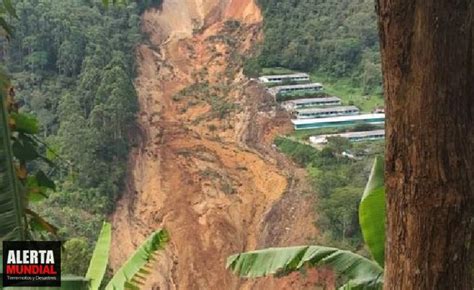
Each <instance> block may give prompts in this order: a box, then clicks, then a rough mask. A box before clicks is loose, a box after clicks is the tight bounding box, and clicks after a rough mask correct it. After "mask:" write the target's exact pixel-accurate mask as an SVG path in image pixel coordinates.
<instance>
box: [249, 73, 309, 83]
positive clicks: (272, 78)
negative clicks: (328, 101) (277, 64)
mask: <svg viewBox="0 0 474 290" xmlns="http://www.w3.org/2000/svg"><path fill="white" fill-rule="evenodd" d="M258 80H259V81H260V82H262V83H272V84H278V83H282V82H307V81H309V75H308V74H307V73H295V74H287V75H268V76H261V77H259V78H258Z"/></svg>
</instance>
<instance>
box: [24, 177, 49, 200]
mask: <svg viewBox="0 0 474 290" xmlns="http://www.w3.org/2000/svg"><path fill="white" fill-rule="evenodd" d="M26 191H27V197H28V202H38V201H41V200H43V199H45V198H48V195H47V194H46V188H43V187H41V186H40V185H39V184H38V179H37V178H36V176H28V177H27V179H26Z"/></svg>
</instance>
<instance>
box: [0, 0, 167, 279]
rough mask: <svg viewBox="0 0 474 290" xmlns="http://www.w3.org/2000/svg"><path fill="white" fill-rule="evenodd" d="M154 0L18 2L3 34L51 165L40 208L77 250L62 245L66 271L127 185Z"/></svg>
mask: <svg viewBox="0 0 474 290" xmlns="http://www.w3.org/2000/svg"><path fill="white" fill-rule="evenodd" d="M158 2H159V1H153V0H152V1H138V3H132V4H130V5H127V6H119V7H115V6H114V7H108V8H107V9H106V8H105V7H104V6H103V5H102V1H90V0H89V1H87V0H84V1H79V0H62V1H55V0H41V1H40V0H21V1H20V0H19V1H15V9H16V14H17V15H18V18H16V19H15V18H13V17H12V18H11V21H10V23H11V26H12V27H14V31H13V33H14V35H13V36H14V37H12V39H11V41H10V42H9V43H6V42H4V43H3V46H2V57H3V60H4V62H5V63H6V66H7V69H8V72H9V74H10V75H11V76H12V79H13V80H14V82H15V88H16V98H17V100H18V101H19V103H20V104H21V105H22V108H21V110H22V111H23V112H27V113H31V114H33V115H35V116H36V117H37V118H38V119H39V122H40V124H41V126H42V127H41V135H42V142H43V143H44V146H43V148H42V150H43V151H44V153H45V154H47V155H48V157H49V158H50V159H52V161H53V162H54V163H55V164H56V166H55V167H53V169H50V170H49V175H51V176H52V177H53V178H54V179H55V180H56V183H57V190H56V192H54V193H51V194H50V196H49V198H48V199H46V200H44V202H42V203H41V204H39V205H38V206H37V209H36V210H37V211H38V212H39V213H40V214H42V215H43V216H47V217H48V219H49V220H51V222H52V223H53V224H54V225H56V226H58V227H59V237H60V238H61V239H70V238H73V239H71V240H69V241H68V242H67V243H66V244H65V248H66V249H68V248H72V249H74V250H73V251H66V257H65V260H64V264H63V266H64V268H65V272H69V273H75V274H84V272H85V269H86V266H87V264H84V265H78V264H77V261H78V260H81V261H87V260H88V259H84V257H86V256H88V255H90V254H91V253H92V251H91V246H92V243H93V241H94V240H95V239H96V237H97V234H98V231H99V229H100V226H101V224H102V221H103V220H104V219H105V216H106V215H107V214H108V213H110V212H111V211H112V210H113V206H114V201H115V200H116V198H117V197H118V195H119V193H120V190H121V188H123V185H124V184H123V183H124V177H125V169H126V162H127V156H128V151H129V149H130V147H131V146H133V144H131V143H130V141H129V140H131V138H129V136H128V134H130V132H133V128H132V126H133V124H134V119H135V113H136V112H137V110H138V103H137V96H136V92H135V89H134V86H133V79H134V58H135V55H134V53H133V51H134V47H135V45H136V44H137V43H138V42H139V41H141V39H142V36H141V34H140V29H139V21H140V19H139V14H140V13H141V12H142V11H143V9H145V8H146V7H147V6H148V5H151V4H158ZM131 129H132V130H131ZM31 166H44V165H41V164H37V165H35V164H32V165H31ZM84 221H87V222H84ZM70 253H74V256H70ZM79 257H82V259H78V258H79ZM69 262H74V264H73V263H69Z"/></svg>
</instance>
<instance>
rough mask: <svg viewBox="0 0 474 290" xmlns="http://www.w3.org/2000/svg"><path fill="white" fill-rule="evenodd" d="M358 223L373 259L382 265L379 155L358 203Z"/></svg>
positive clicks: (382, 206) (382, 200)
mask: <svg viewBox="0 0 474 290" xmlns="http://www.w3.org/2000/svg"><path fill="white" fill-rule="evenodd" d="M359 223H360V227H361V229H362V235H363V236H364V241H365V243H366V244H367V246H368V248H369V250H370V253H371V254H372V256H373V257H374V260H375V261H377V263H378V264H379V265H380V266H381V267H383V266H384V254H385V251H384V249H385V188H384V170H383V161H382V158H381V157H377V158H376V159H375V161H374V165H373V167H372V171H371V173H370V177H369V181H368V182H367V186H366V188H365V191H364V194H363V196H362V200H361V201H360V205H359Z"/></svg>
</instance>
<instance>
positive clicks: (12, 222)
mask: <svg viewBox="0 0 474 290" xmlns="http://www.w3.org/2000/svg"><path fill="white" fill-rule="evenodd" d="M0 81H1V82H2V86H1V88H0V98H1V99H0V164H1V166H0V241H4V240H23V239H24V238H25V230H24V229H25V228H24V224H23V217H24V211H23V208H24V206H23V204H22V198H21V196H22V195H21V192H20V188H19V186H18V182H17V178H16V175H15V169H14V165H13V159H12V156H13V153H12V152H13V150H12V147H11V143H10V140H11V137H10V130H9V126H8V117H7V112H6V109H5V99H6V91H5V85H4V82H6V80H5V79H3V78H2V79H0ZM0 245H1V243H0Z"/></svg>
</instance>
